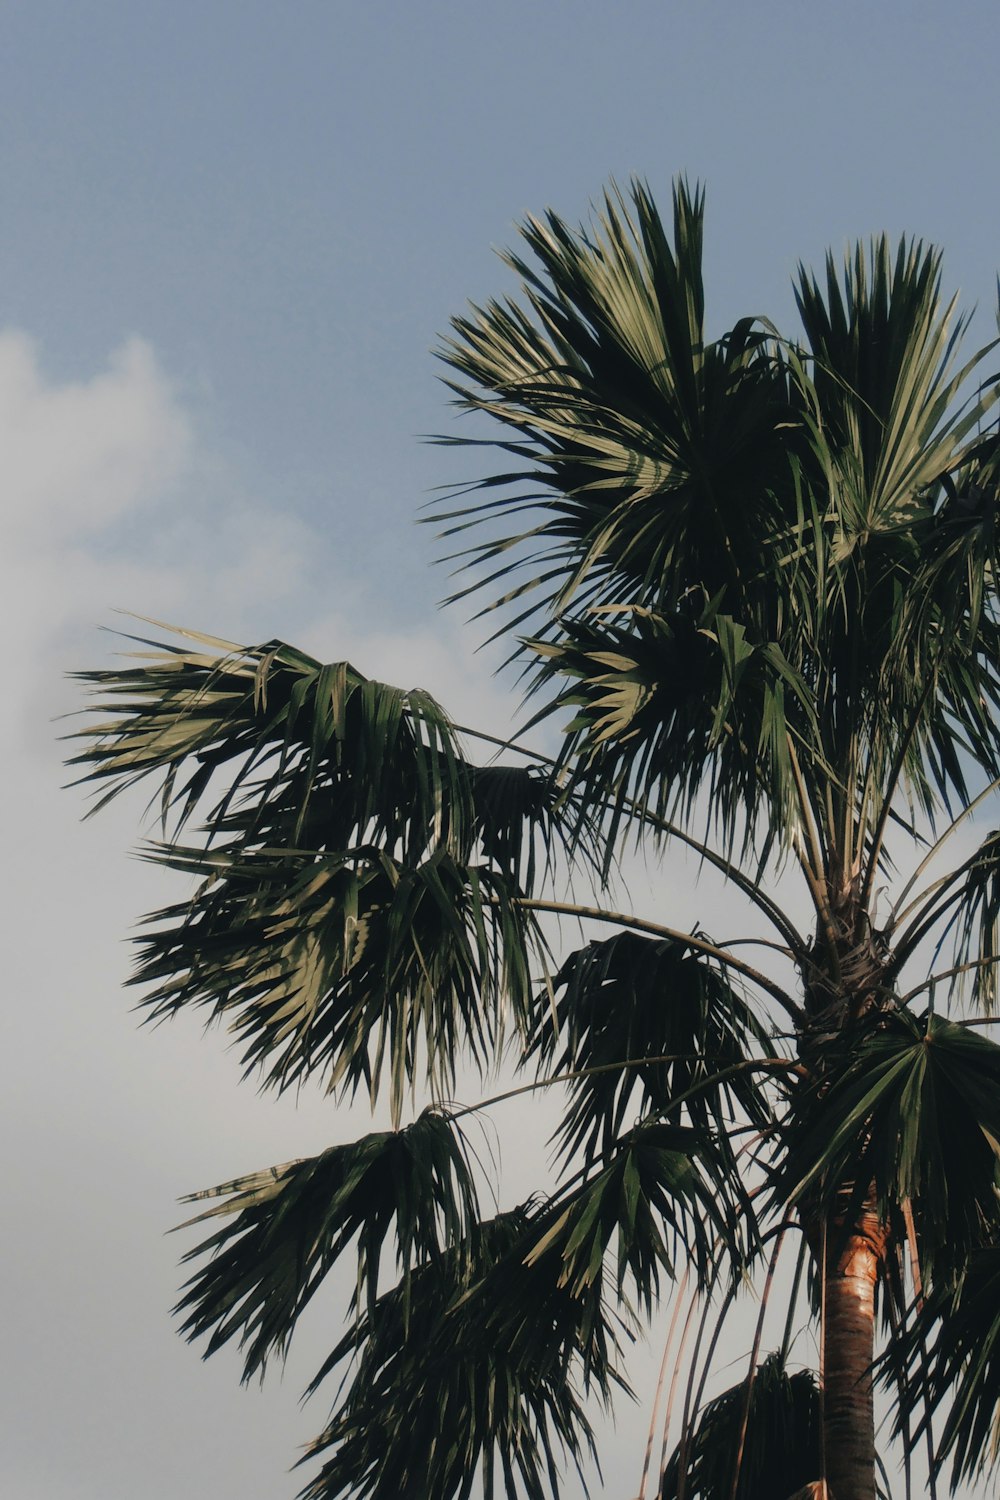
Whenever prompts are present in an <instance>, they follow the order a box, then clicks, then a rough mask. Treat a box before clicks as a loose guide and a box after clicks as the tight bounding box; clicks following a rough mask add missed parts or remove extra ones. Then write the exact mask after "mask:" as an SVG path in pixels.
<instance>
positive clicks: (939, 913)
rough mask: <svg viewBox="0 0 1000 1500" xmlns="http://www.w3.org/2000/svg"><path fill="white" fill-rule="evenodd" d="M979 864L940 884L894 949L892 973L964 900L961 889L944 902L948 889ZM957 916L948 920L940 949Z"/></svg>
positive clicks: (964, 867) (939, 943)
mask: <svg viewBox="0 0 1000 1500" xmlns="http://www.w3.org/2000/svg"><path fill="white" fill-rule="evenodd" d="M979 864H980V861H978V860H977V861H975V862H974V863H972V864H970V865H965V866H963V867H962V868H961V869H959V870H955V871H953V873H952V874H951V875H949V876H947V877H946V878H945V879H943V880H941V881H939V882H938V884H937V889H936V891H935V892H934V895H933V896H932V897H931V898H930V899H929V900H928V901H927V904H926V906H924V907H922V908H921V909H920V911H919V912H918V913H917V915H916V916H915V917H914V919H913V921H912V922H911V923H910V925H909V926H908V927H907V929H906V931H905V932H904V933H903V935H902V937H901V938H900V939H899V941H898V942H897V943H896V945H895V947H894V948H893V956H892V970H891V971H892V973H894V974H898V973H899V971H900V969H902V967H903V965H904V964H905V963H906V961H907V959H908V958H910V956H911V955H912V954H913V953H914V952H915V950H916V949H917V948H919V946H920V944H921V943H922V942H923V940H924V938H925V937H926V936H927V935H928V933H929V932H931V931H932V930H933V929H934V928H935V927H936V926H937V924H938V922H940V921H941V918H942V917H943V916H944V914H945V912H946V911H947V910H948V908H949V906H955V905H957V904H958V903H959V902H960V901H961V900H962V896H963V894H964V893H963V891H962V890H961V888H959V889H958V890H953V891H952V892H951V894H950V895H949V896H948V898H947V900H943V901H942V898H943V897H944V895H945V892H946V890H947V888H948V887H949V886H952V885H954V883H955V881H956V880H958V879H960V878H961V876H962V875H967V874H968V873H969V872H970V871H972V870H974V869H976V868H977V867H978V865H979ZM939 901H941V902H942V904H941V905H938V902H939ZM935 907H937V910H935ZM956 916H957V913H956V912H952V914H951V917H950V918H949V919H948V925H947V927H946V928H945V930H944V933H943V934H942V937H941V939H940V940H939V942H938V949H940V947H941V943H942V942H943V941H944V938H945V937H947V935H948V932H949V930H950V929H951V927H952V926H953V925H954V922H955V919H956Z"/></svg>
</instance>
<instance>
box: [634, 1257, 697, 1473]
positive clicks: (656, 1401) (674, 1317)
mask: <svg viewBox="0 0 1000 1500" xmlns="http://www.w3.org/2000/svg"><path fill="white" fill-rule="evenodd" d="M690 1279H691V1266H690V1264H688V1265H686V1266H685V1267H684V1274H683V1276H682V1277H681V1284H680V1286H679V1287H678V1289H677V1295H676V1297H675V1298H674V1307H673V1311H672V1313H671V1314H670V1325H669V1327H668V1329H667V1337H666V1340H665V1342H664V1345H663V1358H662V1359H661V1360H660V1372H659V1375H658V1376H657V1378H656V1391H655V1394H654V1396H653V1410H652V1412H651V1413H650V1417H649V1434H648V1436H647V1438H646V1452H645V1455H644V1457H643V1461H642V1475H641V1477H640V1479H639V1488H638V1490H637V1492H636V1494H637V1500H644V1497H645V1494H646V1481H647V1480H648V1478H649V1465H650V1462H651V1460H652V1457H653V1438H654V1436H655V1433H656V1418H657V1414H658V1412H659V1409H660V1397H661V1396H662V1395H663V1382H664V1381H665V1380H666V1378H667V1364H668V1362H669V1359H670V1350H671V1348H672V1346H673V1342H674V1334H675V1333H676V1331H677V1321H678V1319H679V1318H680V1315H681V1307H682V1305H683V1302H684V1297H685V1295H686V1294H687V1287H688V1282H689V1281H690Z"/></svg>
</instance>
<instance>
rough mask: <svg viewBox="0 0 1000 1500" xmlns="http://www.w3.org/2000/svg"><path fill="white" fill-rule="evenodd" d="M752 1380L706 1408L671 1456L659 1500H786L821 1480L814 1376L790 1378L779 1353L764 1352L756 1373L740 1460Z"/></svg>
mask: <svg viewBox="0 0 1000 1500" xmlns="http://www.w3.org/2000/svg"><path fill="white" fill-rule="evenodd" d="M749 1379H750V1377H749V1376H748V1377H747V1378H746V1379H745V1380H742V1381H740V1383H739V1384H738V1385H734V1386H730V1388H729V1389H728V1390H727V1391H723V1393H722V1394H721V1395H720V1396H716V1397H715V1399H714V1400H713V1401H710V1402H708V1404H707V1405H706V1406H705V1407H704V1408H703V1410H702V1411H701V1413H700V1414H699V1416H698V1418H697V1420H696V1422H695V1424H694V1429H693V1431H692V1433H691V1434H690V1436H689V1438H688V1439H687V1441H686V1442H685V1444H684V1445H683V1452H682V1450H681V1449H680V1448H675V1449H674V1451H673V1453H672V1454H671V1457H670V1459H669V1462H668V1463H667V1466H666V1469H665V1471H664V1475H663V1480H662V1483H661V1486H660V1492H659V1500H677V1497H678V1496H679V1495H681V1493H683V1494H684V1495H685V1496H686V1497H687V1500H763V1497H764V1496H765V1495H766V1496H773V1497H774V1500H791V1497H792V1496H793V1493H794V1492H795V1491H798V1490H800V1489H804V1487H805V1486H806V1485H808V1484H811V1483H812V1482H813V1481H815V1480H817V1479H818V1477H819V1474H820V1466H821V1458H820V1401H819V1392H818V1390H817V1387H816V1378H815V1376H814V1375H813V1374H812V1371H810V1370H799V1371H797V1372H796V1373H794V1374H789V1372H788V1370H787V1368H786V1366H785V1363H784V1361H783V1359H782V1357H781V1355H780V1354H769V1355H768V1356H767V1358H766V1359H765V1360H763V1361H762V1362H761V1364H760V1365H759V1366H758V1368H757V1369H756V1370H755V1371H754V1372H753V1387H752V1390H751V1391H750V1402H749V1409H748V1415H747V1424H746V1435H745V1438H744V1442H743V1449H742V1454H741V1456H740V1457H739V1459H738V1457H737V1455H738V1454H739V1453H740V1429H741V1427H742V1423H743V1415H744V1411H745V1410H746V1397H747V1381H748V1380H749ZM682 1462H683V1471H682ZM737 1462H739V1480H738V1482H737V1484H736V1488H735V1490H734V1488H733V1480H734V1476H735V1474H736V1466H737ZM682 1472H683V1491H682V1488H681V1482H682Z"/></svg>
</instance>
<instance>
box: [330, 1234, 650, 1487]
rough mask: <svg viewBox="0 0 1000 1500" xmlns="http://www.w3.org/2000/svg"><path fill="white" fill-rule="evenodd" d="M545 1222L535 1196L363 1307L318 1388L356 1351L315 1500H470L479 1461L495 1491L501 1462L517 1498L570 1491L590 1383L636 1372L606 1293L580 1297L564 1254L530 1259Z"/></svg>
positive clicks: (604, 1391) (587, 1437) (615, 1381)
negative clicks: (619, 1365)
mask: <svg viewBox="0 0 1000 1500" xmlns="http://www.w3.org/2000/svg"><path fill="white" fill-rule="evenodd" d="M544 1222H545V1220H544V1217H543V1218H541V1219H540V1218H539V1210H538V1208H537V1206H533V1205H526V1206H525V1207H523V1208H520V1209H517V1210H514V1211H513V1212H511V1213H507V1214H502V1215H499V1216H498V1217H497V1218H495V1219H493V1220H489V1221H487V1222H486V1223H484V1224H480V1225H478V1226H476V1227H475V1228H474V1230H473V1232H472V1235H471V1237H470V1239H469V1241H468V1242H467V1243H465V1244H460V1245H458V1246H456V1247H454V1248H453V1249H452V1250H450V1251H448V1252H446V1253H445V1254H443V1255H438V1256H435V1257H434V1258H432V1259H431V1260H429V1261H428V1262H427V1263H426V1264H425V1265H423V1266H422V1267H420V1268H419V1269H418V1270H416V1271H415V1272H414V1273H413V1276H412V1278H411V1283H410V1289H409V1294H408V1297H407V1296H405V1295H404V1290H403V1288H402V1287H397V1288H395V1289H394V1290H392V1291H391V1292H388V1293H385V1294H383V1295H382V1296H381V1297H380V1298H379V1299H378V1301H377V1302H376V1304H375V1307H374V1309H370V1310H369V1311H367V1312H366V1313H363V1314H362V1315H360V1316H359V1318H358V1319H357V1321H356V1322H355V1323H354V1324H353V1326H352V1327H351V1328H350V1329H349V1331H348V1332H347V1333H346V1334H345V1336H344V1338H343V1339H342V1340H341V1341H340V1343H339V1344H338V1345H337V1347H336V1348H335V1349H334V1350H333V1351H332V1353H331V1354H330V1356H329V1358H328V1359H327V1360H326V1361H325V1363H324V1365H323V1367H322V1369H321V1370H320V1371H319V1373H318V1374H317V1376H316V1379H315V1380H314V1382H313V1385H312V1387H311V1389H312V1390H315V1389H317V1388H318V1386H319V1385H320V1383H321V1382H322V1381H323V1380H325V1379H326V1378H327V1377H328V1376H329V1375H330V1374H331V1373H332V1372H333V1371H334V1370H335V1369H337V1367H338V1366H340V1365H341V1364H343V1362H344V1361H346V1360H348V1359H355V1360H356V1361H357V1363H356V1366H355V1369H354V1373H353V1378H352V1380H351V1382H350V1385H349V1386H348V1385H346V1377H345V1384H344V1385H342V1386H341V1395H340V1397H339V1398H338V1406H337V1409H336V1411H335V1413H334V1416H333V1418H332V1420H331V1422H330V1425H329V1426H328V1427H327V1429H326V1430H325V1432H324V1433H323V1434H322V1435H321V1436H320V1437H319V1438H318V1439H317V1440H316V1442H315V1443H314V1444H313V1445H312V1447H311V1448H310V1450H309V1453H308V1454H307V1455H306V1458H305V1459H304V1460H303V1462H306V1461H308V1460H310V1459H312V1458H315V1457H317V1456H325V1455H329V1454H330V1453H331V1450H332V1456H327V1457H326V1458H325V1462H324V1463H323V1466H322V1468H321V1469H320V1471H319V1473H318V1474H317V1475H316V1477H315V1478H314V1479H313V1480H312V1482H311V1483H310V1484H309V1485H308V1486H307V1487H306V1489H305V1490H304V1491H303V1500H336V1497H338V1496H341V1495H345V1494H348V1493H350V1494H357V1495H361V1496H366V1497H371V1500H396V1497H397V1496H399V1495H409V1494H419V1495H421V1496H425V1497H426V1500H452V1497H459V1500H467V1497H468V1496H469V1495H470V1493H471V1492H472V1489H473V1486H474V1484H475V1480H476V1473H477V1469H479V1470H481V1472H482V1479H483V1490H484V1494H485V1495H486V1496H492V1495H493V1493H494V1488H495V1481H496V1477H497V1476H496V1470H499V1474H500V1483H501V1487H502V1491H503V1493H504V1494H505V1495H506V1496H507V1497H508V1500H516V1497H517V1496H519V1495H522V1494H523V1495H525V1496H527V1497H529V1500H542V1497H543V1496H545V1495H546V1494H551V1495H552V1496H558V1494H559V1471H560V1467H561V1464H562V1461H563V1460H564V1459H565V1458H566V1457H569V1458H570V1459H571V1460H572V1461H573V1462H574V1463H575V1464H576V1465H577V1467H579V1465H580V1463H581V1461H582V1458H583V1457H584V1456H585V1454H586V1453H587V1452H588V1451H590V1452H592V1451H593V1439H592V1433H591V1428H590V1423H589V1420H588V1417H587V1415H586V1412H585V1410H584V1407H583V1405H582V1392H583V1390H584V1388H586V1387H593V1388H594V1389H595V1390H596V1392H597V1393H598V1394H599V1395H600V1396H601V1397H602V1399H604V1400H607V1399H608V1397H609V1396H610V1393H611V1390H612V1389H613V1387H614V1386H615V1385H624V1382H623V1381H622V1379H621V1377H620V1376H619V1375H618V1374H617V1373H616V1371H615V1367H614V1359H615V1351H616V1333H615V1322H614V1319H613V1318H612V1317H611V1316H610V1315H609V1314H608V1312H607V1311H606V1310H605V1308H604V1306H603V1304H602V1301H601V1299H600V1296H599V1295H596V1296H595V1295H588V1296H586V1297H574V1296H573V1295H572V1294H571V1292H570V1290H569V1289H568V1287H567V1286H566V1285H565V1283H564V1281H563V1280H562V1279H561V1278H560V1276H559V1274H558V1272H559V1260H558V1257H555V1256H551V1255H550V1256H548V1257H544V1258H542V1259H540V1260H536V1261H535V1262H534V1263H533V1264H528V1263H527V1262H526V1251H527V1248H528V1247H529V1246H530V1245H531V1244H532V1243H534V1242H535V1241H537V1239H538V1236H539V1233H540V1230H541V1228H543V1227H544Z"/></svg>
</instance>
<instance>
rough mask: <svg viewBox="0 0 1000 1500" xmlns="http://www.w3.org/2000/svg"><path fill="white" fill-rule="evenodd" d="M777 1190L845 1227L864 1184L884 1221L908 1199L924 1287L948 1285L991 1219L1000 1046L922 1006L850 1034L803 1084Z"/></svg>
mask: <svg viewBox="0 0 1000 1500" xmlns="http://www.w3.org/2000/svg"><path fill="white" fill-rule="evenodd" d="M783 1151H784V1156H783V1160H782V1163H781V1166H780V1169H779V1170H778V1172H777V1175H776V1179H775V1190H776V1192H777V1194H778V1196H779V1197H782V1198H785V1199H787V1200H788V1201H791V1202H793V1203H797V1204H799V1205H800V1206H801V1205H806V1207H807V1209H808V1210H809V1211H814V1210H815V1208H816V1206H817V1204H818V1205H820V1206H821V1207H822V1209H823V1210H824V1211H825V1212H826V1213H827V1214H829V1215H831V1217H832V1220H833V1221H834V1222H837V1223H840V1222H844V1223H851V1222H853V1219H852V1218H851V1215H852V1213H853V1214H854V1215H855V1217H856V1215H857V1212H858V1211H859V1209H860V1207H861V1204H862V1202H863V1201H864V1200H865V1198H866V1197H867V1196H868V1194H869V1192H870V1191H871V1185H872V1184H874V1191H875V1194H876V1198H877V1201H878V1207H879V1211H880V1216H881V1219H882V1221H883V1222H884V1223H889V1224H895V1225H896V1226H897V1227H899V1226H901V1224H902V1214H903V1206H904V1204H906V1203H910V1204H912V1207H913V1216H914V1220H915V1224H916V1231H917V1242H918V1249H919V1255H920V1271H921V1274H922V1277H923V1281H924V1284H925V1285H927V1284H931V1283H933V1282H934V1280H935V1279H940V1280H944V1281H945V1282H947V1281H948V1279H949V1278H950V1277H953V1276H954V1274H956V1270H959V1271H960V1269H961V1267H962V1266H963V1265H964V1264H965V1261H966V1260H967V1258H968V1255H969V1254H970V1253H971V1251H972V1250H973V1249H974V1248H975V1247H976V1246H977V1245H979V1244H981V1243H982V1239H983V1234H984V1230H985V1228H986V1226H988V1225H989V1224H991V1223H992V1222H993V1221H994V1220H995V1217H996V1194H997V1187H998V1184H1000V1175H998V1160H1000V1046H998V1045H997V1044H996V1043H995V1042H991V1041H989V1040H987V1039H986V1038H985V1037H981V1036H977V1035H975V1034H974V1033H973V1032H971V1031H969V1030H968V1029H967V1028H965V1027H963V1026H959V1025H956V1024H955V1023H954V1022H951V1021H947V1020H945V1019H944V1018H943V1017H941V1016H939V1015H935V1014H933V1013H929V1014H927V1015H924V1016H920V1017H915V1016H912V1015H910V1014H909V1013H907V1012H897V1013H896V1014H895V1015H894V1016H893V1017H892V1019H891V1020H887V1021H883V1022H882V1023H880V1024H879V1025H878V1026H877V1028H875V1029H872V1030H870V1031H869V1033H868V1035H867V1036H861V1037H853V1038H851V1039H850V1040H849V1041H848V1042H847V1043H846V1044H845V1045H844V1048H843V1051H842V1053H841V1055H840V1056H839V1058H838V1055H837V1051H836V1049H835V1048H833V1047H831V1048H830V1050H829V1051H828V1053H827V1070H826V1071H825V1072H823V1073H822V1074H820V1075H819V1076H817V1077H815V1078H814V1079H813V1080H812V1081H811V1082H810V1083H808V1084H806V1085H803V1089H802V1094H801V1097H799V1098H797V1099H796V1100H795V1102H794V1117H793V1120H792V1122H790V1126H789V1129H788V1131H787V1134H786V1136H785V1140H784V1142H783Z"/></svg>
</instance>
